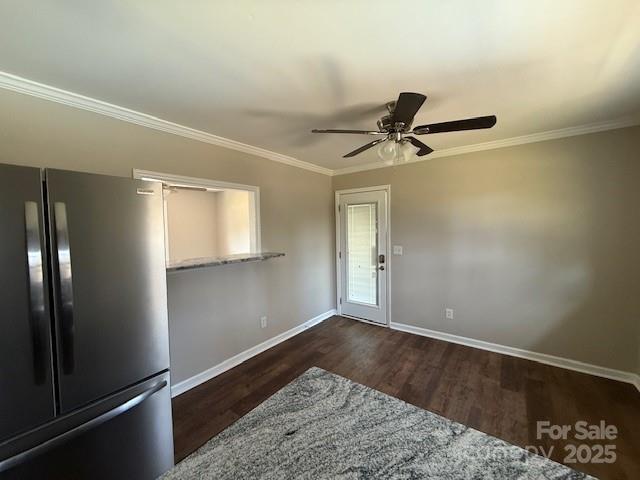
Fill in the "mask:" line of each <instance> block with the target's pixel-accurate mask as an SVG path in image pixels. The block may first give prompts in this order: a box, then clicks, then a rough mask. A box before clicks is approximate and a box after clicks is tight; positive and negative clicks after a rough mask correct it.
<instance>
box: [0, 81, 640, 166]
mask: <svg viewBox="0 0 640 480" xmlns="http://www.w3.org/2000/svg"><path fill="white" fill-rule="evenodd" d="M0 88H4V89H6V90H11V91H14V92H18V93H22V94H25V95H31V96H33V97H38V98H42V99H45V100H49V101H52V102H56V103H61V104H63V105H67V106H70V107H74V108H79V109H82V110H87V111H90V112H94V113H98V114H100V115H105V116H107V117H111V118H115V119H117V120H122V121H125V122H129V123H133V124H136V125H140V126H143V127H147V128H152V129H154V130H158V131H161V132H166V133H172V134H174V135H179V136H181V137H185V138H190V139H192V140H197V141H199V142H204V143H209V144H211V145H217V146H219V147H224V148H229V149H231V150H237V151H240V152H244V153H248V154H250V155H255V156H258V157H262V158H266V159H269V160H272V161H274V162H279V163H284V164H286V165H290V166H292V167H298V168H302V169H305V170H309V171H312V172H316V173H321V174H323V175H329V176H336V175H346V174H349V173H356V172H362V171H365V170H374V169H377V168H390V167H389V166H388V165H385V164H384V163H383V162H375V163H367V164H364V165H354V166H353V167H345V168H339V169H335V170H332V169H330V168H326V167H321V166H320V165H316V164H314V163H310V162H305V161H303V160H299V159H297V158H294V157H290V156H288V155H283V154H281V153H277V152H272V151H271V150H267V149H264V148H260V147H254V146H253V145H248V144H246V143H242V142H238V141H236V140H231V139H229V138H225V137H220V136H218V135H213V134H212V133H207V132H203V131H202V130H196V129H194V128H191V127H186V126H184V125H180V124H177V123H174V122H170V121H168V120H163V119H161V118H158V117H154V116H152V115H148V114H146V113H141V112H137V111H135V110H131V109H129V108H126V107H121V106H118V105H114V104H112V103H108V102H103V101H102V100H97V99H95V98H91V97H87V96H84V95H80V94H78V93H73V92H69V91H67V90H62V89H60V88H56V87H52V86H50V85H45V84H43V83H38V82H34V81H33V80H29V79H26V78H23V77H19V76H17V75H13V74H11V73H6V72H2V71H0ZM635 125H640V118H638V117H632V118H623V119H618V120H613V121H607V122H600V123H592V124H587V125H580V126H576V127H568V128H561V129H558V130H549V131H546V132H538V133H533V134H531V135H522V136H519V137H512V138H506V139H502V140H494V141H491V142H484V143H477V144H475V145H464V146H461V147H453V148H446V149H444V150H436V151H435V152H433V153H431V154H429V155H428V156H426V157H414V158H413V159H411V160H409V162H407V163H416V162H424V161H427V160H433V159H436V158H440V157H450V156H452V155H462V154H465V153H472V152H480V151H483V150H493V149H496V148H504V147H513V146H516V145H524V144H527V143H535V142H543V141H545V140H553V139H557V138H564V137H572V136H575V135H584V134H588V133H596V132H602V131H606V130H614V129H617V128H625V127H631V126H635Z"/></svg>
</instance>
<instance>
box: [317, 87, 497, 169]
mask: <svg viewBox="0 0 640 480" xmlns="http://www.w3.org/2000/svg"><path fill="white" fill-rule="evenodd" d="M426 99H427V97H426V96H425V95H422V94H421V93H412V92H402V93H401V94H400V95H399V96H398V100H396V101H395V102H389V103H387V110H388V111H389V114H388V115H385V116H384V117H382V118H381V119H380V120H378V122H377V125H378V130H339V129H329V130H318V129H314V130H311V132H312V133H347V134H355V135H380V136H381V138H378V139H376V140H373V141H372V142H369V143H367V144H366V145H363V146H361V147H360V148H357V149H355V150H354V151H352V152H349V153H347V154H346V155H344V156H343V157H344V158H350V157H354V156H356V155H358V154H360V153H362V152H364V151H365V150H369V149H370V148H371V147H374V146H376V145H378V148H377V153H378V156H379V157H380V159H381V160H382V161H383V162H385V163H386V164H387V165H397V164H400V163H406V162H408V161H409V160H410V158H411V156H412V155H413V154H415V155H417V156H418V157H422V156H424V155H428V154H430V153H431V152H433V149H432V148H431V147H429V146H428V145H425V144H424V143H422V142H421V141H420V140H418V139H417V138H415V137H412V136H408V135H428V134H433V133H445V132H459V131H463V130H478V129H483V128H491V127H493V126H494V125H495V124H496V116H495V115H489V116H485V117H474V118H467V119H464V120H453V121H449V122H441V123H432V124H428V125H420V126H418V127H415V128H414V129H413V130H412V129H411V125H412V124H413V119H414V117H415V116H416V113H418V110H420V107H422V104H423V103H424V102H425V100H426ZM413 147H415V148H413Z"/></svg>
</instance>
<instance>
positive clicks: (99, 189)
mask: <svg viewBox="0 0 640 480" xmlns="http://www.w3.org/2000/svg"><path fill="white" fill-rule="evenodd" d="M46 185H47V197H48V209H49V224H50V227H49V228H50V231H51V243H52V245H51V252H52V255H51V257H52V278H53V283H54V295H53V298H54V305H55V308H54V310H55V325H56V328H55V330H56V335H55V338H56V345H57V349H56V354H57V360H58V361H57V369H58V388H59V392H58V393H59V404H60V411H61V412H62V413H66V412H69V411H71V410H73V409H75V408H78V407H80V406H82V405H85V404H87V403H89V402H91V401H93V400H95V399H98V398H101V397H104V396H106V395H108V394H110V393H113V392H116V391H118V390H120V389H122V388H125V387H127V386H129V385H133V384H135V383H137V382H139V381H140V380H142V379H145V378H148V377H151V376H152V375H155V374H156V373H158V372H160V371H163V370H166V369H168V368H169V340H168V325H167V293H166V277H165V260H164V227H163V202H162V192H161V187H160V185H158V184H155V183H152V182H144V181H139V180H131V179H127V178H120V177H108V176H103V175H92V174H86V173H77V172H67V171H61V170H47V171H46Z"/></svg>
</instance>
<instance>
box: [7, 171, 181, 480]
mask: <svg viewBox="0 0 640 480" xmlns="http://www.w3.org/2000/svg"><path fill="white" fill-rule="evenodd" d="M162 203H163V202H162V194H161V189H160V187H159V185H155V184H153V183H151V182H144V181H137V180H131V179H127V178H119V177H109V176H103V175H91V174H86V173H77V172H68V171H61V170H41V169H38V168H29V167H19V166H10V165H0V315H1V317H0V478H2V479H4V478H20V479H24V478H47V479H49V478H53V479H55V478H61V479H62V478H64V479H65V480H66V479H76V478H91V479H96V478H131V479H134V478H135V479H146V478H155V477H157V476H158V475H160V474H161V473H163V472H164V471H166V470H167V469H169V468H170V467H171V466H172V465H173V436H172V423H171V398H170V390H169V340H168V325H167V303H166V302H167V300H166V298H167V297H166V279H165V261H164V227H163V205H162Z"/></svg>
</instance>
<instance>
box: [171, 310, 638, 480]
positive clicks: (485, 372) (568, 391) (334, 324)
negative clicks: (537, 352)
mask: <svg viewBox="0 0 640 480" xmlns="http://www.w3.org/2000/svg"><path fill="white" fill-rule="evenodd" d="M312 366H318V367H321V368H324V369H325V370H328V371H331V372H333V373H336V374H338V375H342V376H344V377H347V378H349V379H351V380H353V381H355V382H359V383H361V384H364V385H367V386H369V387H372V388H375V389H377V390H380V391H382V392H385V393H387V394H389V395H392V396H394V397H397V398H400V399H402V400H404V401H406V402H409V403H412V404H414V405H417V406H418V407H422V408H425V409H427V410H430V411H432V412H435V413H438V414H440V415H443V416H445V417H447V418H450V419H452V420H455V421H457V422H460V423H463V424H465V425H468V426H470V427H473V428H476V429H478V430H481V431H483V432H486V433H488V434H491V435H494V436H496V437H499V438H502V439H504V440H506V441H508V442H511V443H513V444H515V445H519V446H521V447H526V446H528V445H534V446H544V448H545V451H548V449H549V448H550V447H553V453H552V455H551V458H552V459H554V460H556V461H558V462H563V459H564V457H565V455H566V454H567V452H566V451H565V445H566V444H567V443H574V444H578V443H585V442H577V441H575V440H571V439H569V441H552V440H549V439H543V440H538V439H537V438H536V422H537V421H539V420H548V421H550V422H551V423H552V424H559V425H565V424H566V425H574V424H575V422H577V421H579V420H586V421H587V422H589V423H592V424H595V423H598V422H600V420H604V421H605V422H607V424H612V425H615V426H616V427H617V428H618V431H619V435H618V438H617V439H616V440H614V441H613V442H602V441H599V442H597V441H596V442H591V443H592V444H596V443H600V444H602V443H613V444H615V446H616V454H617V460H616V462H615V463H613V464H594V463H586V464H580V463H578V464H571V465H569V466H571V467H572V468H575V469H577V470H580V471H583V472H586V473H589V474H592V475H595V476H597V477H599V478H601V479H640V392H638V391H637V389H636V388H635V387H633V386H632V385H630V384H626V383H621V382H615V381H612V380H607V379H603V378H598V377H593V376H590V375H585V374H582V373H577V372H572V371H569V370H564V369H561V368H556V367H551V366H547V365H543V364H540V363H535V362H531V361H527V360H522V359H518V358H514V357H509V356H506V355H501V354H498V353H492V352H487V351H484V350H478V349H474V348H470V347H465V346H461V345H456V344H453V343H448V342H444V341H439V340H433V339H429V338H425V337H420V336H417V335H412V334H408V333H403V332H398V331H394V330H390V329H388V328H383V327H377V326H372V325H368V324H365V323H362V322H358V321H354V320H349V319H346V318H342V317H332V318H331V319H329V320H326V321H325V322H323V323H321V324H320V325H318V326H316V327H313V328H311V329H309V330H307V331H305V332H303V333H301V334H299V335H297V336H295V337H293V338H291V339H289V340H287V341H286V342H283V343H281V344H279V345H277V346H276V347H274V348H271V349H269V350H267V351H265V352H263V353H262V354H260V355H258V356H256V357H253V358H252V359H250V360H248V361H246V362H245V363H243V364H241V365H239V366H237V367H236V368H234V369H232V370H229V371H228V372H225V373H224V374H222V375H220V376H218V377H216V378H214V379H212V380H210V381H208V382H206V383H204V384H202V385H200V386H198V387H196V388H194V389H192V390H190V391H188V392H186V393H184V394H182V395H180V396H178V397H176V398H174V400H173V420H174V437H175V454H176V461H179V460H181V459H183V458H184V457H185V456H187V455H188V454H189V453H191V452H192V451H194V450H195V449H196V448H198V447H199V446H201V445H202V444H204V443H205V442H206V441H207V440H208V439H209V438H211V437H213V436H214V435H216V434H217V433H219V432H220V431H222V430H223V429H224V428H226V427H227V426H229V425H230V424H231V423H233V422H234V421H235V420H237V419H238V418H240V417H241V416H243V415H245V414H246V413H248V412H249V411H250V410H251V409H253V408H254V407H256V406H257V405H258V404H260V403H261V402H263V401H264V400H266V399H267V398H268V397H269V396H271V395H272V394H274V393H275V392H276V391H278V390H279V389H280V388H282V387H283V386H284V385H286V384H287V383H289V382H290V381H292V380H293V379H294V378H296V377H297V376H298V375H300V374H301V373H303V372H304V371H305V370H307V369H308V368H310V367H312ZM587 443H588V442H587Z"/></svg>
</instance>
